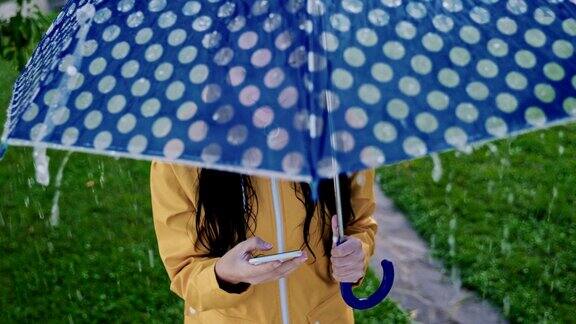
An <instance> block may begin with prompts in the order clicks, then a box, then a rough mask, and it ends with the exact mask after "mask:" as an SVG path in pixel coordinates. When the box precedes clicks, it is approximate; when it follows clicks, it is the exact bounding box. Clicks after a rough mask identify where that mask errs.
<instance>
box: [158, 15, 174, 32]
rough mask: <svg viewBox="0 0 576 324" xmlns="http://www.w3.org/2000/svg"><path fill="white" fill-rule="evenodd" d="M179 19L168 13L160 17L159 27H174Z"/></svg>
mask: <svg viewBox="0 0 576 324" xmlns="http://www.w3.org/2000/svg"><path fill="white" fill-rule="evenodd" d="M177 18H178V17H177V16H176V14H175V13H174V12H172V11H166V12H164V13H162V14H161V15H160V17H158V26H159V27H160V28H164V29H166V28H169V27H172V26H174V24H175V23H176V20H177Z"/></svg>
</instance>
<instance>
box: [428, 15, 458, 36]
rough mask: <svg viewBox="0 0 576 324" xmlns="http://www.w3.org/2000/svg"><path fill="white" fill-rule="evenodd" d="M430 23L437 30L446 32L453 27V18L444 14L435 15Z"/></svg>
mask: <svg viewBox="0 0 576 324" xmlns="http://www.w3.org/2000/svg"><path fill="white" fill-rule="evenodd" d="M432 24H433V25H434V27H435V28H436V29H437V30H438V31H441V32H443V33H447V32H449V31H451V30H452V28H453V27H454V20H452V18H450V17H449V16H446V15H436V16H435V17H434V18H433V19H432Z"/></svg>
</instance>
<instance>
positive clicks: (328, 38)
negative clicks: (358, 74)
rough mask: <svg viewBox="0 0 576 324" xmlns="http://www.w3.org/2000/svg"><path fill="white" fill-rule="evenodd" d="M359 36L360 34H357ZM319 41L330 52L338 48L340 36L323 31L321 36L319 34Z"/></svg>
mask: <svg viewBox="0 0 576 324" xmlns="http://www.w3.org/2000/svg"><path fill="white" fill-rule="evenodd" d="M356 37H358V34H357V36H356ZM318 43H319V44H320V46H322V48H323V49H324V50H326V51H328V52H334V51H335V50H337V49H338V44H339V41H338V37H336V35H334V34H332V33H330V32H322V33H321V34H320V36H318Z"/></svg>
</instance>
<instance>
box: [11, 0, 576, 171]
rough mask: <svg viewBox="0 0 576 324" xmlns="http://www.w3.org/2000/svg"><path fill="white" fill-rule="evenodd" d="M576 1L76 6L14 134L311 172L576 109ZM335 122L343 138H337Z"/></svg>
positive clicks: (69, 9)
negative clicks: (575, 58) (575, 51)
mask: <svg viewBox="0 0 576 324" xmlns="http://www.w3.org/2000/svg"><path fill="white" fill-rule="evenodd" d="M575 16H576V5H575V4H574V3H571V2H569V1H542V0H539V1H531V2H527V1H524V0H508V1H504V0H501V1H498V0H483V1H461V0H443V1H439V0H438V1H401V0H381V1H360V0H342V1H322V0H309V1H302V0H289V1H269V0H258V1H243V0H235V1H224V0H209V1H170V2H169V1H166V0H150V1H135V0H108V1H105V0H103V1H86V0H84V1H82V0H79V1H69V2H68V4H67V5H66V7H65V8H64V9H63V11H62V12H61V14H60V15H59V16H58V18H57V19H56V21H55V22H54V24H53V25H52V27H51V28H50V30H49V31H48V32H47V34H46V36H45V37H44V39H43V40H42V41H41V43H40V45H39V46H38V49H37V50H36V52H35V53H34V55H33V57H32V59H31V60H30V62H29V63H28V65H27V66H26V68H25V70H24V72H23V73H22V75H21V76H20V78H19V79H18V81H17V82H16V85H15V87H14V97H13V100H12V102H11V105H10V112H9V117H10V118H9V120H8V123H7V127H6V129H5V133H4V136H3V140H4V141H5V142H8V143H10V144H13V145H44V146H48V147H54V148H62V149H70V150H81V151H87V152H94V153H100V154H112V155H118V156H129V157H133V158H144V159H152V158H159V159H167V160H173V161H178V162H182V163H192V164H196V165H201V166H209V167H212V168H219V169H226V170H232V171H236V172H244V173H256V174H264V175H277V176H281V177H289V178H291V179H295V180H310V179H312V178H315V177H329V176H332V175H333V174H334V171H335V170H334V166H335V164H333V163H332V161H333V160H334V161H336V162H337V164H338V166H339V170H340V171H355V170H359V169H362V168H366V167H375V166H377V165H380V164H383V163H393V162H396V161H400V160H404V159H409V158H414V157H419V156H422V155H425V154H427V153H430V152H434V151H440V150H445V149H449V148H453V147H456V148H460V149H465V148H466V146H467V145H468V144H470V143H473V142H477V141H483V140H488V139H492V138H497V137H503V136H506V135H509V134H511V133H515V132H520V131H524V130H526V129H529V128H533V127H542V126H545V125H547V124H552V123H558V122H566V121H568V120H573V119H574V118H576V117H575V116H576V98H575V97H576V60H574V57H573V56H574V46H575V43H576V19H575V18H574V17H575ZM329 130H331V131H329Z"/></svg>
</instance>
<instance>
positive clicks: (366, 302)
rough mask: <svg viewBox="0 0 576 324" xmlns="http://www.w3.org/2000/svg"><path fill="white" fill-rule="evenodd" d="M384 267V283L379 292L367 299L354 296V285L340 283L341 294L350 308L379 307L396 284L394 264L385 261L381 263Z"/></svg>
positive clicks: (381, 284)
mask: <svg viewBox="0 0 576 324" xmlns="http://www.w3.org/2000/svg"><path fill="white" fill-rule="evenodd" d="M380 265H381V266H382V273H383V275H382V282H381V283H380V287H378V290H376V292H374V293H373V294H372V295H371V296H369V297H366V298H358V297H356V296H354V292H353V291H352V283H350V282H342V283H340V293H341V294H342V298H343V299H344V301H345V302H346V304H348V306H350V307H352V308H354V309H368V308H372V307H374V306H376V305H378V304H379V303H380V302H381V301H382V300H384V298H386V296H388V293H390V290H391V289H392V284H393V283H394V265H393V264H392V262H390V261H388V260H386V259H384V260H382V261H381V262H380Z"/></svg>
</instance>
